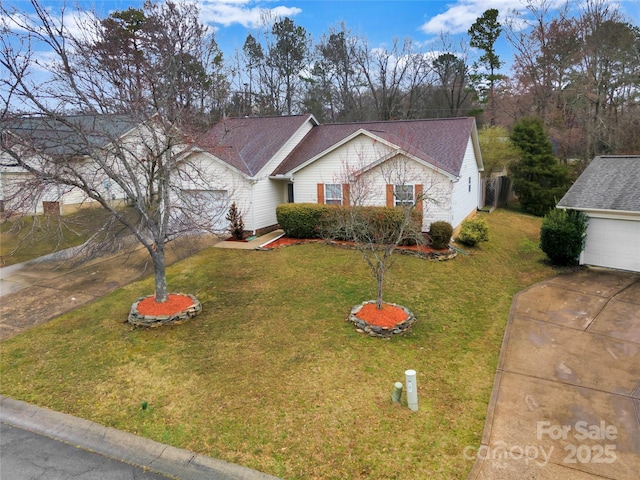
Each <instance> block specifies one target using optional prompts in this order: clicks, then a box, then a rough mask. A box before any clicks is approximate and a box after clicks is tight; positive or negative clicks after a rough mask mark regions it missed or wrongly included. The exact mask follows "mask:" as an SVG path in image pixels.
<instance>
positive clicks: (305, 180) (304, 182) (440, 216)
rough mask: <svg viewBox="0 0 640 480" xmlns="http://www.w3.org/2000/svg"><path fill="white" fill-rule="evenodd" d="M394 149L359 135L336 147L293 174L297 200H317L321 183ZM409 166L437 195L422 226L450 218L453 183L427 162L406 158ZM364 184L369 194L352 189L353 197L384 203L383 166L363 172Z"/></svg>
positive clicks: (336, 180)
mask: <svg viewBox="0 0 640 480" xmlns="http://www.w3.org/2000/svg"><path fill="white" fill-rule="evenodd" d="M390 151H391V149H390V148H389V147H387V146H386V145H383V144H381V143H380V142H375V141H374V140H373V139H371V138H370V137H367V136H365V135H360V136H358V137H356V138H354V139H352V140H351V141H350V142H348V143H346V144H345V145H342V146H341V147H340V148H337V149H335V150H333V151H332V152H330V153H328V154H327V155H325V156H324V157H322V158H319V159H318V160H316V161H315V162H313V163H311V164H309V165H307V166H306V167H304V168H302V169H301V170H299V171H297V172H296V173H295V175H294V199H295V202H296V203H318V190H317V185H318V183H324V184H338V183H344V182H342V180H343V179H344V178H345V174H344V173H345V171H347V170H358V169H360V168H362V167H363V166H365V165H368V164H371V163H373V162H374V161H376V160H378V159H379V158H381V157H384V156H385V155H387V154H388V153H389V152H390ZM406 161H407V162H408V164H409V165H410V167H411V168H412V169H413V170H414V171H415V172H416V179H415V184H422V185H423V188H424V195H425V198H435V199H438V203H437V204H436V202H429V201H427V202H425V204H424V210H423V230H425V231H426V230H427V229H428V226H429V225H430V224H431V222H433V221H436V220H445V221H450V219H449V218H450V215H449V201H450V198H451V192H450V184H451V182H450V181H449V179H448V178H447V177H445V176H444V175H443V174H441V173H437V172H434V171H433V170H431V169H429V168H427V167H426V166H424V165H422V164H420V163H418V162H415V161H413V160H410V159H406ZM362 183H363V184H365V185H367V190H368V192H367V195H366V198H365V199H364V200H363V199H361V198H359V197H358V195H359V194H360V193H359V192H358V191H357V190H358V189H354V190H356V191H352V192H350V197H351V198H350V201H351V202H356V203H359V204H366V205H372V206H381V207H384V206H385V205H386V204H387V203H386V200H387V199H386V188H387V182H386V181H385V178H384V175H383V174H382V169H381V167H380V166H378V167H375V168H373V169H371V170H368V171H367V172H366V173H364V174H363V181H362Z"/></svg>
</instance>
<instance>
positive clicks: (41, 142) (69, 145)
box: [0, 115, 136, 156]
mask: <svg viewBox="0 0 640 480" xmlns="http://www.w3.org/2000/svg"><path fill="white" fill-rule="evenodd" d="M0 125H1V127H2V130H3V131H9V132H11V133H12V134H14V135H16V136H17V137H20V138H22V139H23V140H24V141H26V142H27V143H32V144H33V145H35V146H36V147H37V148H39V149H40V150H41V151H42V152H43V153H45V154H48V155H54V156H56V155H65V156H71V155H86V154H88V153H89V151H90V150H91V149H92V148H100V147H103V146H105V145H106V144H108V143H109V142H111V141H113V140H114V139H115V138H118V137H120V136H121V135H124V134H125V133H126V132H127V131H129V130H131V129H132V128H134V127H135V125H136V122H135V121H133V120H132V119H131V118H130V117H128V116H126V115H68V116H64V117H60V120H58V119H55V118H48V117H37V116H34V117H16V118H11V119H3V121H2V123H1V124H0Z"/></svg>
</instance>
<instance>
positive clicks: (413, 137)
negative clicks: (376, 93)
mask: <svg viewBox="0 0 640 480" xmlns="http://www.w3.org/2000/svg"><path fill="white" fill-rule="evenodd" d="M474 125H475V120H474V119H473V118H471V117H465V118H447V119H429V120H397V121H387V122H363V123H337V124H326V125H318V126H316V127H314V128H313V129H312V130H311V131H310V132H309V133H308V134H307V136H306V137H305V138H304V140H303V141H302V142H301V143H300V144H299V145H298V147H296V148H295V149H294V150H293V151H292V152H291V154H289V156H288V157H287V158H286V159H285V160H284V162H282V164H280V166H279V167H278V168H277V169H276V170H275V171H274V172H273V174H274V175H285V174H287V173H288V172H290V171H291V170H294V169H295V168H297V167H299V166H300V165H302V164H304V163H305V162H307V161H309V160H311V159H312V158H314V157H316V156H317V155H319V154H321V153H322V152H324V151H326V150H327V149H330V148H331V147H333V146H334V145H336V144H338V143H340V142H341V141H343V140H345V139H346V138H347V137H349V136H350V135H353V134H354V133H356V132H357V131H358V130H364V131H366V132H368V133H370V134H372V135H375V136H377V137H379V138H381V139H383V140H386V141H388V142H390V143H392V144H393V145H396V146H398V147H399V148H401V149H402V150H404V151H405V152H407V153H409V154H411V155H414V156H415V157H417V158H419V159H421V160H424V161H425V162H428V163H431V164H434V166H435V167H437V168H440V169H442V170H444V171H445V172H448V173H450V174H452V175H455V176H459V175H460V169H461V167H462V161H463V160H464V154H465V152H466V149H467V145H468V142H469V137H470V135H471V133H472V131H473V128H474Z"/></svg>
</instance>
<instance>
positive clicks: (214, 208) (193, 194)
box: [182, 190, 229, 233]
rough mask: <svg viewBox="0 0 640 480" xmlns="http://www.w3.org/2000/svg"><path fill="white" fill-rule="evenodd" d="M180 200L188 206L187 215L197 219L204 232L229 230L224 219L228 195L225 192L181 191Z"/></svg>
mask: <svg viewBox="0 0 640 480" xmlns="http://www.w3.org/2000/svg"><path fill="white" fill-rule="evenodd" d="M182 195H183V196H182V200H183V202H185V203H187V204H188V209H189V211H190V212H189V213H190V214H192V215H196V216H198V217H199V222H200V223H201V225H202V227H203V229H204V230H207V231H213V232H216V233H224V232H226V231H228V230H229V222H228V220H227V219H226V216H227V212H228V210H229V195H228V194H227V192H226V190H183V191H182Z"/></svg>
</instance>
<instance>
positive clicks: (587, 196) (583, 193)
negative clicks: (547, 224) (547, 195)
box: [558, 155, 640, 213]
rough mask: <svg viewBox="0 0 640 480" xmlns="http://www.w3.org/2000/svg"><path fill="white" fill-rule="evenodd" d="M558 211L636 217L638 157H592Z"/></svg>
mask: <svg viewBox="0 0 640 480" xmlns="http://www.w3.org/2000/svg"><path fill="white" fill-rule="evenodd" d="M558 207H564V208H570V209H578V210H613V211H624V212H639V213H640V155H629V156H600V157H595V158H594V159H593V160H592V161H591V163H590V164H589V165H588V166H587V168H586V169H585V170H584V172H582V174H581V175H580V177H578V179H577V180H576V182H575V183H574V184H573V185H572V186H571V188H570V189H569V191H568V192H567V193H566V194H565V195H564V197H562V199H561V200H560V201H559V202H558Z"/></svg>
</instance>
